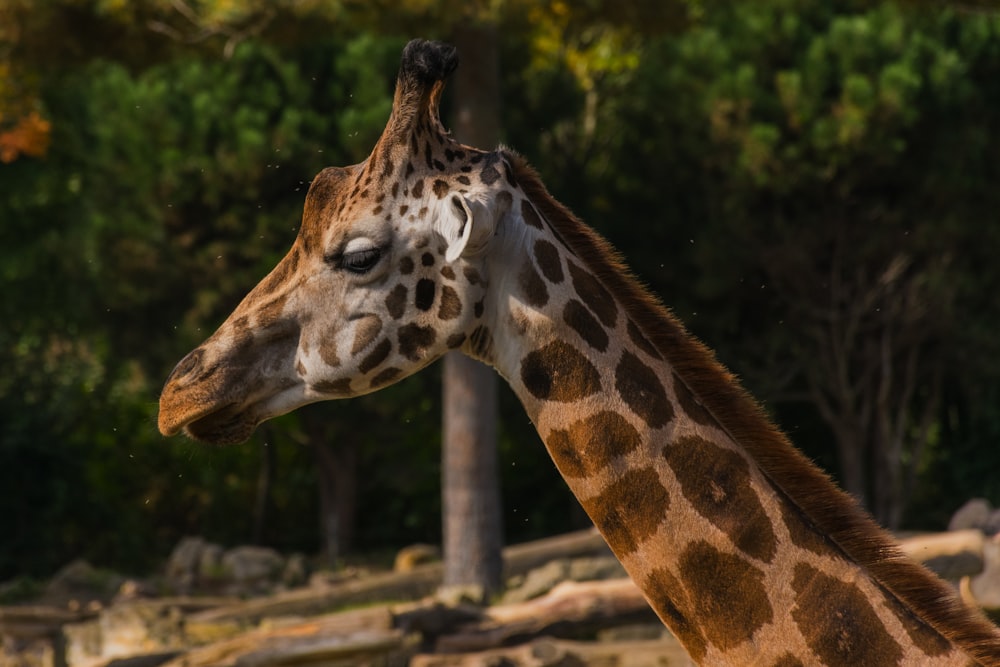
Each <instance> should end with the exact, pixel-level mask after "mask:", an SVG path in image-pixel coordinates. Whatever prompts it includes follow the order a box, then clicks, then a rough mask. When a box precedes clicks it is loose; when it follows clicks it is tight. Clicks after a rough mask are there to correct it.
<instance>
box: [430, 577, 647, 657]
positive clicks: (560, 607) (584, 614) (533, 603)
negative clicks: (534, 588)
mask: <svg viewBox="0 0 1000 667" xmlns="http://www.w3.org/2000/svg"><path fill="white" fill-rule="evenodd" d="M637 622H650V623H658V622H659V621H658V619H657V617H656V615H655V614H654V613H653V611H652V609H650V607H649V604H648V603H647V602H646V599H645V597H643V595H642V593H641V592H640V591H639V589H638V587H636V585H635V584H634V583H633V582H632V580H631V579H611V580H607V581H587V582H572V581H567V582H563V583H561V584H559V585H558V586H556V587H555V588H553V589H552V591H550V592H549V593H548V594H546V595H544V596H542V597H540V598H536V599H534V600H530V601H528V602H519V603H516V604H509V605H499V606H497V607H492V608H490V609H487V610H486V619H485V620H484V621H480V622H477V623H473V624H467V625H465V626H463V627H461V628H459V629H458V630H457V631H456V632H453V633H450V634H446V635H442V636H441V637H439V638H438V639H437V642H436V644H435V648H436V650H437V651H440V652H448V653H468V652H474V651H482V650H485V649H490V648H494V647H497V646H507V645H511V644H516V643H522V642H525V641H528V640H530V639H533V638H536V637H540V636H542V635H549V636H555V637H579V636H581V635H585V634H591V633H596V632H597V631H598V630H600V629H603V628H608V627H613V626H617V625H626V624H632V623H637Z"/></svg>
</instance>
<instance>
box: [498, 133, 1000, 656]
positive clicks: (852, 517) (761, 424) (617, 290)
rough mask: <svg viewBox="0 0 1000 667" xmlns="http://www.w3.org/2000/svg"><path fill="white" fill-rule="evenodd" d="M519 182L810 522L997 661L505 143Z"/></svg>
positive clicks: (954, 636)
mask: <svg viewBox="0 0 1000 667" xmlns="http://www.w3.org/2000/svg"><path fill="white" fill-rule="evenodd" d="M503 150H504V155H505V157H506V158H507V160H508V162H509V163H510V164H511V166H512V168H513V171H514V175H515V178H516V181H517V183H518V185H520V187H521V188H522V189H523V190H524V192H525V194H526V195H527V196H528V198H529V199H530V200H531V202H532V203H533V204H534V205H535V207H536V208H537V209H538V210H539V211H540V212H541V213H542V214H543V215H544V217H545V218H546V220H547V221H548V223H549V225H550V227H551V228H552V231H553V232H554V233H555V234H556V235H557V236H558V237H560V238H561V239H562V241H563V242H564V243H565V244H566V245H567V247H568V248H569V250H570V251H571V252H572V253H574V254H575V255H576V256H577V257H578V258H579V259H580V260H581V261H582V262H583V263H584V264H585V265H586V266H587V268H588V269H589V270H590V271H591V272H592V273H593V274H594V275H595V276H596V277H597V278H598V280H600V281H601V282H602V283H603V284H604V285H605V286H606V287H607V288H608V289H609V290H610V291H611V292H612V293H614V294H616V295H617V296H618V298H619V299H620V301H621V303H622V306H623V307H624V309H625V310H626V312H627V313H628V314H629V316H630V317H631V318H632V319H633V321H634V322H635V324H636V325H637V326H638V327H639V328H640V330H641V331H642V333H643V334H644V335H645V336H646V337H647V338H648V339H649V340H650V341H651V342H652V344H653V345H654V346H656V348H657V350H658V351H659V352H660V353H661V354H662V355H663V356H664V358H665V359H666V360H667V361H668V362H669V363H670V364H671V366H672V367H673V368H674V370H675V371H676V372H677V375H678V376H680V377H681V378H682V379H683V381H684V382H685V384H687V386H688V389H690V390H691V391H692V392H693V393H694V395H695V396H697V397H698V399H699V401H700V402H701V404H702V405H703V406H704V407H705V408H706V409H708V410H709V412H710V413H711V414H712V416H713V417H714V418H715V420H716V421H717V422H718V424H719V425H720V426H721V427H722V429H723V430H725V431H726V432H727V433H728V434H729V435H730V437H732V438H733V440H734V441H736V442H738V443H740V445H741V446H742V447H743V448H744V449H745V451H746V452H747V453H748V454H749V455H750V457H751V458H753V460H754V461H755V462H756V464H757V465H758V466H759V468H760V470H761V471H762V473H763V474H764V475H765V476H766V477H767V478H768V479H769V480H770V482H771V483H772V484H773V485H774V486H775V488H776V489H777V490H778V491H779V492H780V493H782V494H784V496H785V497H786V498H787V499H788V500H789V501H790V502H791V504H792V506H793V507H794V508H796V509H797V511H798V512H799V513H800V515H801V516H802V517H803V518H804V519H805V521H806V522H808V523H810V524H812V525H813V526H814V527H815V528H816V529H817V530H818V531H819V532H820V533H821V534H823V535H825V536H827V537H828V539H829V540H830V541H831V542H833V543H834V545H835V546H836V547H837V548H838V549H840V550H841V551H842V553H843V554H844V555H845V556H846V557H848V558H849V559H851V560H852V561H854V562H855V563H857V564H858V565H859V566H861V567H862V568H863V569H864V570H866V571H867V572H868V573H869V574H870V575H871V576H872V578H873V579H874V580H875V581H877V582H878V583H879V584H880V585H881V586H882V587H883V588H884V589H885V590H886V591H888V592H889V594H890V595H891V596H893V597H895V598H896V599H897V600H899V601H900V602H901V603H903V605H904V606H906V607H907V608H908V609H909V610H910V611H911V612H912V613H914V614H915V615H916V616H917V617H918V618H919V619H920V620H922V621H923V622H925V623H927V624H928V625H930V626H931V627H933V628H934V629H935V630H937V631H938V632H939V633H940V634H941V635H942V636H943V637H945V638H947V639H949V640H950V641H953V642H954V643H956V644H958V645H959V646H961V647H962V648H963V649H965V650H967V651H968V652H969V654H970V655H972V656H973V657H975V658H976V659H977V660H980V661H983V662H984V663H985V664H997V663H998V662H1000V635H998V633H997V629H996V627H995V626H994V625H993V624H992V623H990V622H989V621H988V620H986V618H985V617H984V616H983V615H982V613H981V612H980V611H979V610H976V609H972V608H971V607H968V606H966V605H965V604H963V603H962V602H961V600H960V599H959V598H958V596H957V595H955V594H954V592H953V591H952V590H951V589H950V588H949V587H948V586H947V584H945V583H944V582H943V581H942V580H941V579H939V578H938V577H936V576H935V575H933V574H931V573H930V572H929V571H928V570H927V569H925V568H924V567H923V566H922V565H920V564H918V563H916V562H915V561H913V560H911V559H910V558H908V557H907V556H905V555H904V554H903V553H902V551H901V550H900V549H899V547H898V546H897V544H896V543H895V541H894V540H893V539H892V538H891V537H890V536H889V534H888V533H887V532H886V531H884V530H883V529H882V528H881V527H879V526H878V525H877V524H876V523H875V521H874V520H873V519H872V518H871V517H869V515H868V514H867V512H865V511H864V510H863V509H862V508H861V507H860V506H859V505H858V503H857V502H856V501H855V500H854V499H853V498H852V497H851V496H849V495H848V494H847V493H845V492H844V491H842V490H840V489H839V488H838V487H837V486H836V485H835V484H834V483H833V482H832V481H831V479H830V477H829V476H828V475H827V474H826V473H824V472H823V471H821V470H820V469H819V468H818V467H816V466H815V465H814V464H813V463H812V462H811V461H810V460H809V459H808V458H806V456H805V455H804V454H802V453H801V452H800V451H799V450H798V449H796V448H795V447H794V446H793V445H792V444H791V442H790V441H789V440H788V438H787V436H786V435H785V434H784V433H783V432H782V431H781V430H780V429H778V428H777V427H776V426H775V425H774V424H773V423H772V422H771V420H770V419H769V418H768V417H767V415H766V414H765V412H764V410H763V408H762V407H761V406H760V404H759V403H758V402H757V401H756V400H755V399H754V398H752V397H751V396H750V394H749V393H748V392H747V391H746V390H745V389H744V388H743V387H742V385H741V384H740V383H739V381H738V379H737V378H736V377H735V376H734V375H733V374H732V373H731V372H729V371H728V370H727V369H726V368H725V367H724V366H723V365H722V364H721V363H720V362H719V361H718V360H717V359H716V357H715V354H714V353H713V352H712V351H711V350H710V349H709V348H708V347H707V346H705V345H704V344H703V343H701V342H700V341H699V340H697V339H696V338H695V337H694V336H693V335H691V334H690V333H689V332H688V331H687V329H686V328H685V327H684V325H683V324H682V323H681V322H680V321H679V320H678V318H677V317H676V316H674V315H673V313H672V312H671V311H670V310H669V309H668V308H667V307H666V306H664V305H663V304H662V302H661V301H660V300H659V299H658V298H657V297H655V296H654V295H653V294H652V293H651V292H650V291H649V290H648V289H647V288H646V287H644V286H643V285H642V284H641V283H640V282H639V281H638V280H637V279H636V278H635V276H634V275H633V273H632V272H631V270H630V269H629V268H628V267H627V266H626V265H625V263H624V262H623V260H622V258H621V255H620V254H619V253H618V252H617V251H616V250H615V249H614V248H613V247H612V246H611V244H610V243H608V241H607V240H605V239H604V238H603V237H602V236H601V235H599V234H598V233H597V232H596V231H594V230H593V229H592V228H590V227H589V226H587V225H585V224H584V223H583V222H581V221H580V220H579V219H578V218H577V217H576V216H575V215H574V214H573V213H572V212H571V211H570V210H569V209H568V208H566V207H565V206H564V205H562V204H561V203H560V202H558V201H557V200H556V199H555V198H553V197H552V195H551V194H549V192H548V190H547V189H546V187H545V185H544V184H543V183H542V181H541V179H540V178H539V176H538V174H537V172H536V171H535V170H534V169H533V168H532V167H531V166H530V165H529V164H528V163H527V161H526V160H525V159H524V158H523V157H522V156H520V155H519V154H517V153H516V152H514V151H511V150H509V149H503Z"/></svg>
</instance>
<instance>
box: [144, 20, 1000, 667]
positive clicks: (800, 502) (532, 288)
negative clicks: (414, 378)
mask: <svg viewBox="0 0 1000 667" xmlns="http://www.w3.org/2000/svg"><path fill="white" fill-rule="evenodd" d="M456 66H457V54H456V53H455V50H454V49H453V48H452V47H449V46H446V45H442V44H439V43H434V42H424V41H419V40H415V41H413V42H411V43H410V44H408V45H407V47H406V48H405V50H404V52H403V58H402V64H401V66H400V72H399V77H398V79H397V82H396V92H395V96H394V99H393V109H392V113H391V115H390V118H389V120H388V122H387V124H386V128H385V130H384V132H383V134H382V136H381V137H380V138H379V140H378V142H377V143H376V145H375V147H374V149H373V151H372V153H371V155H370V156H369V157H368V159H367V160H365V161H364V162H362V163H360V164H357V165H354V166H350V167H344V168H333V167H331V168H328V169H325V170H323V171H322V172H320V174H319V175H317V176H316V178H315V179H314V180H313V183H312V185H311V187H310V189H309V193H308V195H307V196H306V202H305V207H304V210H303V216H302V225H301V227H300V229H299V234H298V236H297V238H296V240H295V243H294V244H293V246H292V248H291V250H290V251H289V253H288V254H287V255H286V256H285V258H284V259H282V260H281V262H279V263H278V265H277V266H276V267H275V269H274V270H273V271H272V272H271V273H270V274H269V275H268V276H267V277H266V278H264V280H263V281H261V283H260V284H259V285H258V286H257V287H256V288H254V289H253V290H252V291H251V292H250V293H249V294H248V295H247V297H246V298H245V299H244V300H243V301H242V302H241V303H240V304H239V306H237V308H236V309H235V311H234V312H233V313H232V314H231V315H230V317H229V318H228V319H227V320H226V321H225V322H224V323H223V324H222V325H221V326H220V327H219V329H218V330H217V331H216V332H215V333H214V334H213V335H212V336H211V337H210V338H209V339H208V340H206V341H205V342H204V343H203V344H202V345H201V346H199V347H198V348H197V349H195V350H194V351H192V352H191V353H190V354H188V355H187V356H186V357H185V358H184V359H182V360H181V361H180V363H178V365H177V367H176V368H175V369H174V371H173V373H172V374H171V375H170V377H169V378H168V380H167V382H166V385H165V386H164V389H163V392H162V395H161V397H160V414H159V426H160V430H161V431H162V432H163V433H164V434H165V435H171V434H175V433H177V432H179V431H182V430H183V431H184V432H185V433H187V434H188V435H189V436H191V437H194V438H196V439H200V440H204V441H207V442H214V443H234V442H239V441H242V440H245V439H247V438H248V437H249V436H250V434H251V433H252V432H253V430H254V428H256V426H257V425H258V424H259V423H261V422H262V421H264V420H266V419H269V418H271V417H274V416H276V415H278V414H282V413H284V412H287V411H290V410H294V409H295V408H296V407H299V406H301V405H304V404H306V403H310V402H313V401H319V400H325V399H334V398H347V397H351V396H357V395H360V394H364V393H368V392H371V391H376V390H378V389H380V388H382V387H385V386H387V385H389V384H392V383H394V382H396V381H398V380H400V379H402V378H404V377H406V376H408V375H411V374H413V373H416V372H417V371H419V370H420V369H422V368H424V367H425V366H427V365H428V364H430V363H431V362H433V361H434V360H435V359H437V358H439V357H440V356H442V355H443V354H444V353H445V352H447V351H449V350H462V351H463V352H465V353H467V354H469V355H471V356H474V357H476V358H479V359H481V360H483V361H485V362H487V363H489V364H491V365H493V366H494V367H495V368H496V369H497V371H498V372H499V373H500V374H501V375H502V376H503V377H504V378H505V379H506V380H507V381H508V382H509V383H510V385H511V386H512V388H513V389H514V391H515V393H516V394H517V395H518V396H519V398H520V399H521V402H522V403H523V405H524V407H525V409H526V411H527V412H528V414H529V416H530V417H531V419H532V421H533V422H534V424H535V425H536V427H537V429H538V431H539V433H540V435H541V436H542V439H543V440H544V441H545V444H546V447H547V448H548V450H549V452H550V454H551V455H552V458H553V460H554V461H555V464H556V466H557V467H558V468H559V471H560V472H561V473H562V475H563V476H564V478H565V479H566V481H567V483H568V484H569V486H570V488H571V489H572V490H573V492H574V494H575V495H576V496H577V498H579V500H580V502H581V504H582V505H583V507H584V508H585V509H586V511H587V512H588V514H589V515H590V517H591V518H592V519H593V520H594V523H595V524H596V525H597V527H598V528H599V529H600V530H601V532H602V534H603V535H604V537H605V539H606V540H607V541H608V543H609V545H610V546H611V548H612V549H613V550H614V552H615V554H616V555H617V557H618V558H619V559H620V560H621V561H622V563H623V564H624V565H625V568H626V570H627V571H628V572H629V575H630V576H631V577H632V578H633V580H635V582H636V583H637V584H638V585H639V586H640V588H642V590H643V591H644V592H645V594H646V596H647V599H648V600H649V602H650V604H651V605H652V607H653V608H654V609H655V610H656V612H657V613H658V614H659V616H660V618H662V619H663V621H664V623H666V625H668V626H669V627H670V628H671V629H672V630H673V631H674V633H675V634H676V635H677V637H678V638H679V639H680V641H681V642H682V643H683V644H684V646H685V648H686V649H687V650H688V652H689V653H690V655H691V657H692V658H693V659H694V660H695V661H696V662H698V663H700V664H712V665H750V664H759V665H789V666H790V665H819V664H824V665H845V666H846V665H851V666H854V665H970V664H980V665H996V664H1000V635H998V633H997V630H996V628H995V627H994V626H992V625H991V624H990V623H989V622H987V621H986V620H985V619H984V618H983V617H982V616H981V615H980V614H979V613H978V612H976V611H974V610H971V609H968V608H966V607H965V606H963V605H962V603H961V602H960V601H959V600H958V598H957V597H956V596H955V594H954V593H953V592H952V591H951V590H950V589H949V588H948V587H947V586H946V585H945V584H943V583H942V582H941V581H940V580H938V579H936V578H935V577H934V576H933V575H931V574H929V573H928V572H927V571H926V570H924V569H923V568H922V567H920V566H919V565H917V564H915V563H913V562H911V561H909V560H907V559H906V558H905V557H903V556H902V555H901V554H900V552H899V551H898V550H897V549H896V547H895V546H894V545H893V543H892V540H891V538H889V536H888V535H886V534H885V533H884V532H883V531H881V529H879V528H878V527H877V526H876V525H875V524H874V522H873V521H872V520H871V519H870V518H869V517H868V516H867V515H866V514H865V513H864V511H863V510H861V509H860V508H859V507H857V505H856V504H855V503H854V502H853V501H852V500H851V499H850V498H849V497H848V496H847V495H846V494H843V493H842V492H840V491H839V490H837V489H836V487H834V485H833V484H832V483H831V482H830V481H829V479H828V478H827V477H826V476H825V475H824V474H823V473H822V472H820V471H819V470H818V469H817V468H815V467H814V466H813V465H812V464H811V463H810V462H808V461H807V460H806V459H805V458H804V457H803V456H801V455H800V454H799V453H798V452H797V450H795V449H794V448H793V447H792V446H791V445H790V443H788V441H787V439H786V438H785V436H784V435H783V434H781V433H780V432H779V431H778V430H777V429H775V428H774V427H773V426H772V425H771V424H770V422H769V421H768V420H767V419H766V417H765V416H764V415H763V413H762V411H761V410H760V409H759V407H758V406H757V405H756V403H754V401H753V400H752V399H750V398H749V397H748V396H747V395H746V394H745V392H743V390H742V389H741V388H740V387H739V385H738V384H737V383H736V381H735V380H734V379H733V378H732V376H731V375H730V374H729V373H728V372H726V371H725V369H723V368H722V367H721V366H720V365H719V364H718V363H717V362H716V360H715V358H714V356H713V355H712V353H711V352H710V351H709V350H707V348H705V347H704V346H703V345H701V344H700V343H699V342H698V341H696V340H695V339H693V338H692V337H691V336H690V335H689V334H688V333H687V332H686V331H685V329H684V327H683V326H682V325H681V324H680V323H679V322H678V321H677V320H676V319H675V318H674V317H673V316H672V315H671V314H670V313H669V311H668V310H666V309H665V308H664V307H663V306H662V305H661V304H660V303H659V301H658V300H656V299H655V298H654V297H652V296H651V295H650V294H649V293H648V292H647V291H646V290H645V289H644V288H642V287H641V286H639V284H638V283H637V282H636V281H635V280H634V279H633V278H632V277H631V274H630V273H629V271H628V270H627V269H626V268H625V267H624V265H623V264H621V262H620V260H619V259H618V258H617V255H616V254H615V253H614V252H613V251H612V250H611V248H610V246H609V245H608V244H607V243H606V242H605V241H604V240H603V239H602V238H600V237H599V236H598V235H597V234H596V233H594V232H593V231H592V230H591V229H590V228H589V227H587V226H585V225H584V224H583V223H582V222H580V221H579V220H577V219H576V218H575V217H574V216H573V215H572V214H571V213H570V212H569V211H568V210H566V209H565V208H564V207H563V206H561V205H560V204H559V203H558V202H556V201H555V200H554V199H553V198H552V196H551V195H550V194H549V193H548V192H547V191H546V189H545V187H544V185H543V184H542V183H541V180H540V179H539V177H538V175H537V174H536V173H535V172H534V171H533V170H532V169H531V168H530V167H528V166H527V164H526V163H525V162H524V160H523V159H522V158H521V157H520V156H518V155H517V154H515V153H513V152H512V151H509V150H507V149H504V148H500V149H497V150H492V151H484V150H480V149H477V148H473V147H470V146H465V145H462V144H459V143H457V142H456V141H454V140H453V139H452V138H451V137H450V136H449V134H448V133H447V131H445V129H444V128H443V126H442V125H441V122H440V120H439V116H438V103H439V101H440V97H441V91H442V88H443V86H444V80H445V78H446V77H447V76H448V74H450V73H451V71H453V70H454V68H455V67H456Z"/></svg>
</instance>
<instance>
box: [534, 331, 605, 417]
mask: <svg viewBox="0 0 1000 667" xmlns="http://www.w3.org/2000/svg"><path fill="white" fill-rule="evenodd" d="M521 382H523V383H524V386H525V388H526V389H527V390H528V391H529V392H530V393H531V394H532V395H533V396H535V397H536V398H540V399H542V400H547V401H559V402H571V401H578V400H580V399H581V398H585V397H587V396H590V395H591V394H595V393H597V392H598V391H600V390H601V375H600V373H598V372H597V369H596V368H595V367H594V364H592V363H591V362H590V360H589V359H588V358H587V357H586V356H584V355H583V354H582V353H581V352H580V351H579V350H577V349H576V348H575V347H573V346H572V345H570V344H568V343H564V342H563V341H560V340H557V341H553V342H551V343H549V344H548V345H545V346H544V347H542V348H540V349H538V350H534V351H532V352H529V353H528V354H527V355H526V356H525V357H524V359H523V360H522V361H521Z"/></svg>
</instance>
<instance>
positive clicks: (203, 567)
mask: <svg viewBox="0 0 1000 667" xmlns="http://www.w3.org/2000/svg"><path fill="white" fill-rule="evenodd" d="M223 554H225V550H224V549H223V548H222V547H220V546H219V545H218V544H212V543H208V544H205V546H204V547H203V548H202V550H201V554H200V555H199V556H198V582H199V584H200V585H204V584H206V583H212V582H217V581H219V580H221V579H224V573H225V568H223V566H222V556H223Z"/></svg>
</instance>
